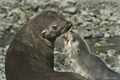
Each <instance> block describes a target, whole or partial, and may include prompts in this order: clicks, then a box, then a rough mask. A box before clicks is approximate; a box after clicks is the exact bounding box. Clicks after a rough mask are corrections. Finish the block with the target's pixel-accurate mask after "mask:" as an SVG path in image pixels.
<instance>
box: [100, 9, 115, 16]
mask: <svg viewBox="0 0 120 80" xmlns="http://www.w3.org/2000/svg"><path fill="white" fill-rule="evenodd" d="M100 13H101V15H103V16H111V15H112V14H113V11H112V10H111V9H109V8H108V9H101V10H100Z"/></svg>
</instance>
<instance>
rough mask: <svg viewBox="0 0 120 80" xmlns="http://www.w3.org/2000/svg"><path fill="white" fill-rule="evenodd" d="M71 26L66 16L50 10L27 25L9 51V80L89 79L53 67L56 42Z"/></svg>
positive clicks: (7, 73) (7, 68)
mask: <svg viewBox="0 0 120 80" xmlns="http://www.w3.org/2000/svg"><path fill="white" fill-rule="evenodd" d="M71 26H72V24H71V22H69V21H67V20H66V19H65V18H64V16H63V15H61V14H59V13H57V12H54V11H50V10H48V11H44V12H42V13H40V14H38V15H37V16H36V17H34V18H33V19H32V20H30V21H29V22H28V23H27V24H25V25H24V26H23V27H22V28H21V29H20V30H19V31H18V32H17V33H16V35H15V36H14V38H13V40H12V42H11V44H10V46H9V49H8V51H7V54H6V59H5V73H6V80H85V79H84V78H83V77H82V76H80V75H79V74H76V73H72V72H55V71H54V70H53V66H54V53H53V49H54V42H55V40H56V38H57V37H58V36H60V35H61V34H63V33H65V32H66V31H68V30H69V29H70V28H71Z"/></svg>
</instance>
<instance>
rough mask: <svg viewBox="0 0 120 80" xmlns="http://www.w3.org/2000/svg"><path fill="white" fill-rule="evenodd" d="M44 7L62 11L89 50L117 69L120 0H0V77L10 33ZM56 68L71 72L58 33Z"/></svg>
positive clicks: (1, 79) (119, 59)
mask: <svg viewBox="0 0 120 80" xmlns="http://www.w3.org/2000/svg"><path fill="white" fill-rule="evenodd" d="M44 10H54V11H57V12H60V13H62V14H63V15H65V17H66V19H68V20H70V21H71V22H72V23H73V24H74V26H73V28H72V29H73V30H74V31H75V32H77V33H79V34H80V35H82V36H83V37H84V38H85V39H86V41H87V43H88V44H89V46H90V49H91V50H92V52H94V53H95V54H96V55H98V56H99V57H101V58H102V59H103V61H104V62H105V63H106V64H107V65H108V67H110V68H111V69H113V70H115V71H117V72H120V50H119V46H120V42H119V41H120V1H119V0H101V1H99V0H33V1H31V0H0V80H5V74H4V72H5V71H4V63H5V54H6V51H7V49H8V47H9V43H10V41H11V40H12V37H13V35H14V34H15V33H16V32H17V31H18V30H19V29H20V28H21V27H22V25H24V24H25V23H26V22H27V21H28V20H30V19H32V18H33V17H34V16H35V15H37V14H38V13H40V12H42V11H44ZM54 69H55V70H56V71H62V72H65V71H67V72H71V71H72V69H71V68H70V60H69V59H68V57H67V55H65V51H64V46H63V41H62V40H61V38H60V37H59V39H58V40H57V42H56V48H55V68H54Z"/></svg>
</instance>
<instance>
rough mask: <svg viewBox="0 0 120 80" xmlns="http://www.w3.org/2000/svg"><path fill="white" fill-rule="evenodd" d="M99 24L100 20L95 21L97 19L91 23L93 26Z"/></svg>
mask: <svg viewBox="0 0 120 80" xmlns="http://www.w3.org/2000/svg"><path fill="white" fill-rule="evenodd" d="M100 22H101V20H100V19H97V18H94V19H93V21H92V23H93V24H95V25H97V24H99V23H100Z"/></svg>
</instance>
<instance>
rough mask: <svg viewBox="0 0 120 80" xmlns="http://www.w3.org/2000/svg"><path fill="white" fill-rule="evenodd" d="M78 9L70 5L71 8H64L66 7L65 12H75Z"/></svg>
mask: <svg viewBox="0 0 120 80" xmlns="http://www.w3.org/2000/svg"><path fill="white" fill-rule="evenodd" d="M76 10H77V8H76V7H69V8H64V9H63V11H64V12H66V13H71V14H73V13H75V12H76Z"/></svg>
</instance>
